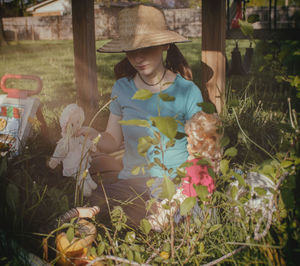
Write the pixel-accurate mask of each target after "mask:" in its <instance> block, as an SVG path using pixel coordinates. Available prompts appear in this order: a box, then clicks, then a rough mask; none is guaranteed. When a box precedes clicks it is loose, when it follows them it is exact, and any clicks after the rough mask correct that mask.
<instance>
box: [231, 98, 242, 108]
mask: <svg viewBox="0 0 300 266" xmlns="http://www.w3.org/2000/svg"><path fill="white" fill-rule="evenodd" d="M239 104H240V102H239V100H238V99H232V100H231V101H229V102H228V105H229V106H230V107H238V106H239Z"/></svg>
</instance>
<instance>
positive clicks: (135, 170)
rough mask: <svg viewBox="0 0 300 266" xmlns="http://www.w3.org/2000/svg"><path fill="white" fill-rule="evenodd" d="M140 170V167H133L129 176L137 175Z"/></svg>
mask: <svg viewBox="0 0 300 266" xmlns="http://www.w3.org/2000/svg"><path fill="white" fill-rule="evenodd" d="M140 170H141V167H140V166H135V167H133V168H132V170H131V174H132V175H138V174H139V172H140Z"/></svg>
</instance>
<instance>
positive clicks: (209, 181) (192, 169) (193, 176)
mask: <svg viewBox="0 0 300 266" xmlns="http://www.w3.org/2000/svg"><path fill="white" fill-rule="evenodd" d="M198 161H199V159H193V160H189V161H187V162H191V163H192V164H193V165H191V166H189V167H187V168H186V172H187V176H186V177H184V178H183V180H182V186H181V189H182V193H183V194H184V195H186V196H188V197H196V196H197V193H196V191H195V188H194V186H193V185H194V184H195V185H202V186H206V187H207V190H208V192H209V193H212V192H213V191H214V190H215V183H214V180H213V178H212V177H211V176H210V175H209V173H208V166H207V165H197V162H198Z"/></svg>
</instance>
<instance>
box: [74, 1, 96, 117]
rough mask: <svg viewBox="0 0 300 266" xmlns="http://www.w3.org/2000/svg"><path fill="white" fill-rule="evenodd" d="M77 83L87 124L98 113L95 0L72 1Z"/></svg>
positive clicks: (79, 101) (79, 98)
mask: <svg viewBox="0 0 300 266" xmlns="http://www.w3.org/2000/svg"><path fill="white" fill-rule="evenodd" d="M72 24H73V42H74V63H75V83H76V90H77V101H78V104H79V105H80V106H82V107H83V109H84V111H85V114H86V118H87V119H86V122H88V121H89V120H90V119H91V117H92V115H93V114H94V113H95V111H97V107H98V96H99V94H98V89H97V67H96V44H95V20H94V0H84V1H82V0H72Z"/></svg>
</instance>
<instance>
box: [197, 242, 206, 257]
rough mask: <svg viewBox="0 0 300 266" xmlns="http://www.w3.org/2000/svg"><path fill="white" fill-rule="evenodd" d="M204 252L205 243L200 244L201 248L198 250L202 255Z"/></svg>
mask: <svg viewBox="0 0 300 266" xmlns="http://www.w3.org/2000/svg"><path fill="white" fill-rule="evenodd" d="M204 250H205V248H204V243H203V242H200V244H199V248H198V251H199V253H200V254H201V253H203V252H204Z"/></svg>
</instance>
